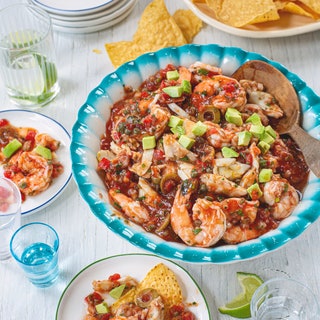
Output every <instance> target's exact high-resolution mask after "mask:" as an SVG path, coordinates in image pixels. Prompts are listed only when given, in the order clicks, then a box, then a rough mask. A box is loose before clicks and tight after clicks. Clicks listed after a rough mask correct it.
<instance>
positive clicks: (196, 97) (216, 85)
mask: <svg viewBox="0 0 320 320" xmlns="http://www.w3.org/2000/svg"><path fill="white" fill-rule="evenodd" d="M191 101H192V102H193V103H194V105H195V106H197V107H198V109H199V111H202V109H203V108H204V107H205V106H207V105H212V106H213V107H215V108H218V109H220V110H221V111H222V112H225V111H226V110H227V108H230V107H233V108H240V107H241V106H243V105H244V104H245V103H246V102H247V98H246V92H245V90H244V89H243V88H242V87H241V86H240V83H239V82H238V81H237V80H235V79H233V78H229V77H226V76H222V75H217V76H214V77H213V78H212V79H205V80H203V81H202V82H200V83H199V84H198V85H197V86H196V87H195V88H194V90H193V93H192V96H191Z"/></svg>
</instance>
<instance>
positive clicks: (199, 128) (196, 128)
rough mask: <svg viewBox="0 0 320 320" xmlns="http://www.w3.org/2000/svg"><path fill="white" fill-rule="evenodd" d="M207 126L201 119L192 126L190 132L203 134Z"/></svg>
mask: <svg viewBox="0 0 320 320" xmlns="http://www.w3.org/2000/svg"><path fill="white" fill-rule="evenodd" d="M207 129H208V127H207V126H206V125H205V124H204V123H203V122H201V121H198V122H197V123H196V124H195V125H194V126H193V127H192V130H191V132H192V133H193V134H194V135H195V136H198V137H201V136H203V135H204V134H205V133H206V131H207Z"/></svg>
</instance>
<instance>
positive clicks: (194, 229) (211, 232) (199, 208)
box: [170, 187, 226, 247]
mask: <svg viewBox="0 0 320 320" xmlns="http://www.w3.org/2000/svg"><path fill="white" fill-rule="evenodd" d="M191 193H192V192H191V191H190V190H188V191H187V192H186V193H185V192H183V191H182V188H181V187H180V188H178V190H177V193H176V195H175V198H174V202H173V205H172V209H171V216H170V222H171V226H172V229H173V231H174V232H175V233H176V234H177V235H178V236H179V237H180V238H181V240H182V241H183V242H185V243H186V244H188V245H193V246H198V247H210V246H212V245H214V244H215V243H217V242H218V241H219V240H220V239H221V237H222V235H223V233H224V232H225V229H226V217H225V214H224V213H223V211H222V209H221V208H220V206H219V205H218V204H217V203H216V202H210V201H208V200H206V199H201V198H198V199H197V200H196V202H195V204H194V205H193V207H192V212H193V213H192V217H190V215H189V212H188V206H189V201H190V196H191Z"/></svg>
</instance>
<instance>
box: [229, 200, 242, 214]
mask: <svg viewBox="0 0 320 320" xmlns="http://www.w3.org/2000/svg"><path fill="white" fill-rule="evenodd" d="M227 203H228V209H227V210H228V212H229V213H231V212H235V211H237V210H239V209H240V206H239V203H238V201H237V200H232V199H230V200H229V201H228V202H227Z"/></svg>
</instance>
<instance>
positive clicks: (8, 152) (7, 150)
mask: <svg viewBox="0 0 320 320" xmlns="http://www.w3.org/2000/svg"><path fill="white" fill-rule="evenodd" d="M21 147H22V143H21V142H20V141H19V140H17V139H13V140H11V141H10V142H9V143H8V144H7V145H6V146H5V147H4V148H3V149H2V153H3V155H4V156H5V157H6V158H10V157H11V156H12V155H13V154H14V153H15V152H16V151H18V150H19V149H20V148H21Z"/></svg>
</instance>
